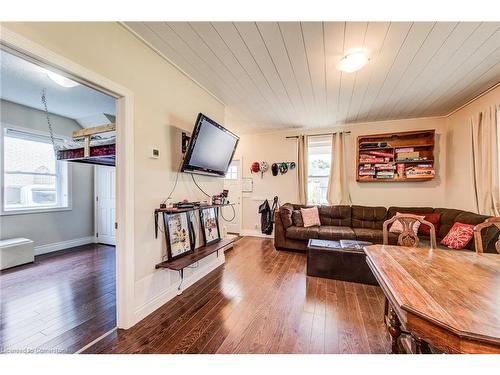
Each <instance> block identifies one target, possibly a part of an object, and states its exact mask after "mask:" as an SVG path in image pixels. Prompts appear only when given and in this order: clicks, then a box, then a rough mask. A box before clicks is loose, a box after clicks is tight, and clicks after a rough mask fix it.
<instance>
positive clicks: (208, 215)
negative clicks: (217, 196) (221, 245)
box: [200, 207, 221, 245]
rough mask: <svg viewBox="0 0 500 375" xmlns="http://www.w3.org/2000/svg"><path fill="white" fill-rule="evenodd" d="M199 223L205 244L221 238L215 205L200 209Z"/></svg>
mask: <svg viewBox="0 0 500 375" xmlns="http://www.w3.org/2000/svg"><path fill="white" fill-rule="evenodd" d="M200 224H201V232H202V234H203V240H204V242H205V245H211V244H213V243H216V242H218V241H220V240H221V236H220V229H219V220H218V215H217V210H216V208H215V207H208V208H202V209H200Z"/></svg>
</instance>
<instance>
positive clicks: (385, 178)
mask: <svg viewBox="0 0 500 375" xmlns="http://www.w3.org/2000/svg"><path fill="white" fill-rule="evenodd" d="M376 178H378V179H381V180H390V179H393V178H394V175H393V174H392V175H377V176H376Z"/></svg>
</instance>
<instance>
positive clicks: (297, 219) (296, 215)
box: [292, 210, 304, 227]
mask: <svg viewBox="0 0 500 375" xmlns="http://www.w3.org/2000/svg"><path fill="white" fill-rule="evenodd" d="M292 221H293V224H294V225H295V226H296V227H303V226H304V221H302V214H301V213H300V210H293V212H292Z"/></svg>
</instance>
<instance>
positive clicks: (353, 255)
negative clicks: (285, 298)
mask: <svg viewBox="0 0 500 375" xmlns="http://www.w3.org/2000/svg"><path fill="white" fill-rule="evenodd" d="M371 244H372V243H371V242H365V241H353V240H340V241H329V240H314V239H311V240H309V243H308V245H307V275H308V276H316V277H326V278H328V279H335V280H343V281H352V282H355V283H363V284H371V285H378V283H377V280H376V279H375V277H374V276H373V274H372V271H371V270H370V268H369V267H368V264H367V263H366V255H365V252H364V250H363V247H364V246H369V245H371Z"/></svg>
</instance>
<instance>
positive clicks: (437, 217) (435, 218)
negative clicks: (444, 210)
mask: <svg viewBox="0 0 500 375" xmlns="http://www.w3.org/2000/svg"><path fill="white" fill-rule="evenodd" d="M415 215H423V216H424V220H427V221H428V222H429V223H431V224H434V228H435V229H436V236H437V234H438V233H439V227H440V226H441V214H440V213H439V212H433V213H431V214H415ZM418 234H421V235H424V236H430V235H431V228H429V227H428V226H427V225H421V226H420V227H419V228H418Z"/></svg>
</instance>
